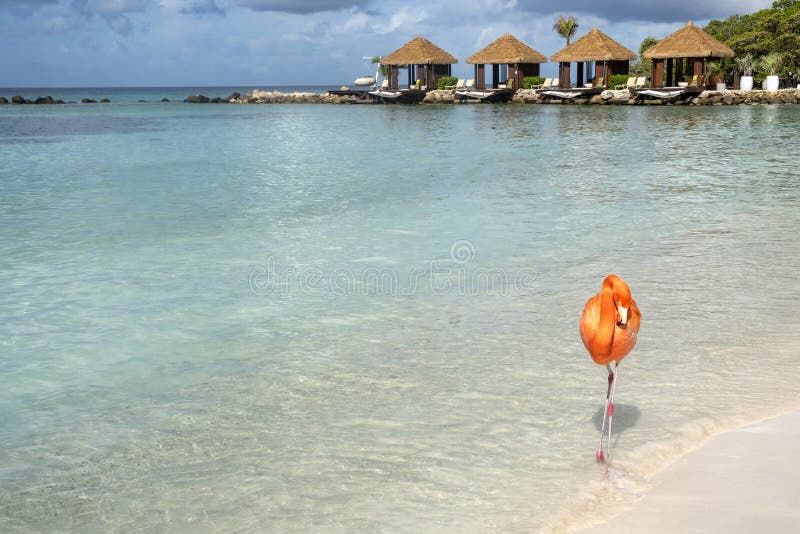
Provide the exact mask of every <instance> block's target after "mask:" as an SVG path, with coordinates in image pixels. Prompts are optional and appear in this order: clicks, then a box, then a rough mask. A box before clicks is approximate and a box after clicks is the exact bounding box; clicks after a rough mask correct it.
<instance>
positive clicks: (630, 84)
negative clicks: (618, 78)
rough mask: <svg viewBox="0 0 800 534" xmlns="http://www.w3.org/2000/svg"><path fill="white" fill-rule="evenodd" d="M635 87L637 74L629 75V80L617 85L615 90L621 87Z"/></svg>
mask: <svg viewBox="0 0 800 534" xmlns="http://www.w3.org/2000/svg"><path fill="white" fill-rule="evenodd" d="M634 87H636V76H629V77H628V81H627V82H625V83H620V84H617V85H615V86H614V90H615V91H619V90H620V89H631V88H634Z"/></svg>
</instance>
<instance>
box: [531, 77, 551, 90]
mask: <svg viewBox="0 0 800 534" xmlns="http://www.w3.org/2000/svg"><path fill="white" fill-rule="evenodd" d="M544 84H548V85H550V78H545V79H544V81H543V82H542V83H537V84H531V86H530V89H534V90H535V89H541V88H542V86H543V85H544Z"/></svg>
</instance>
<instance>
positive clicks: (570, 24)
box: [553, 15, 578, 46]
mask: <svg viewBox="0 0 800 534" xmlns="http://www.w3.org/2000/svg"><path fill="white" fill-rule="evenodd" d="M553 31H554V32H556V33H557V34H559V35H560V36H561V37H563V38H565V39H566V40H567V46H569V40H570V39H572V37H573V36H574V35H575V32H576V31H578V19H576V18H575V17H572V16H570V17H569V18H568V19H565V18H564V17H563V16H561V15H559V16H558V18H556V22H555V24H553Z"/></svg>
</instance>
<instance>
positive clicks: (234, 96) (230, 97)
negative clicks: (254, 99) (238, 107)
mask: <svg viewBox="0 0 800 534" xmlns="http://www.w3.org/2000/svg"><path fill="white" fill-rule="evenodd" d="M240 96H242V95H241V94H239V93H231V94H230V95H228V98H226V99H225V101H226V102H232V101H233V100H238V99H239V97H240Z"/></svg>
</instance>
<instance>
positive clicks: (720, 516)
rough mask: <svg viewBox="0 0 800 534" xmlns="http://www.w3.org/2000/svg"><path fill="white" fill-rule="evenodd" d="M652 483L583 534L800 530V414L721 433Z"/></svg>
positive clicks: (772, 533)
mask: <svg viewBox="0 0 800 534" xmlns="http://www.w3.org/2000/svg"><path fill="white" fill-rule="evenodd" d="M652 484H653V488H652V489H651V490H650V491H649V492H648V493H647V494H646V495H645V496H644V497H642V499H641V500H639V501H638V502H637V503H636V504H635V505H634V507H633V509H631V510H628V511H626V512H623V513H622V515H619V516H617V517H615V518H613V519H612V520H611V521H610V522H608V523H606V524H603V525H599V526H596V527H592V528H590V529H587V530H583V531H581V532H582V533H585V534H607V533H625V534H629V533H637V534H641V533H659V534H661V533H681V534H685V533H712V532H713V533H718V532H719V533H742V534H744V533H748V534H750V533H765V534H766V533H770V534H776V533H794V534H796V533H800V411H796V412H792V413H789V414H786V415H782V416H780V417H776V418H773V419H768V420H765V421H762V422H760V423H755V424H752V425H748V426H745V427H743V428H740V429H737V430H733V431H730V432H725V433H723V434H720V435H719V436H717V437H715V438H713V439H712V440H711V441H709V442H708V443H707V444H705V445H704V446H702V447H700V448H699V449H697V450H695V451H692V452H691V453H689V454H687V455H685V456H683V457H681V458H679V459H678V460H677V461H676V462H675V463H674V464H672V465H671V466H669V467H668V468H667V469H666V470H665V471H663V472H662V473H659V474H658V475H656V476H655V477H653V480H652Z"/></svg>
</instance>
